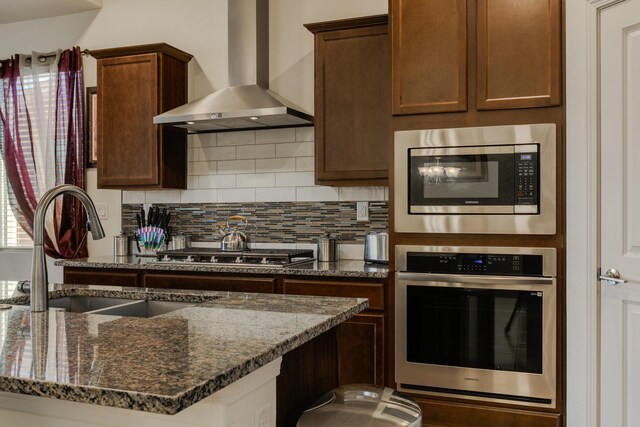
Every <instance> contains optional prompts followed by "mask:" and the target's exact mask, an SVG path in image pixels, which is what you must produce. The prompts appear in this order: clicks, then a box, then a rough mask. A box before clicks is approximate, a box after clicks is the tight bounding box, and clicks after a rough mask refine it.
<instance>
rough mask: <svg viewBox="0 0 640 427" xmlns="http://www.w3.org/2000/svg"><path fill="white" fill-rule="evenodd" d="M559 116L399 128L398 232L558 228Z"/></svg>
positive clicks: (546, 230) (531, 231)
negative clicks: (555, 119)
mask: <svg viewBox="0 0 640 427" xmlns="http://www.w3.org/2000/svg"><path fill="white" fill-rule="evenodd" d="M555 139H556V133H555V125H554V124H534V125H514V126H489V127H470V128H458V129H431V130H412V131H397V132H395V145H394V147H395V153H394V158H395V180H394V183H395V216H396V220H395V229H396V231H398V232H417V233H425V232H438V233H493V234H504V233H526V234H554V233H555V209H556V197H555V196H556V185H555V176H556V170H555V166H556V164H555V157H556V153H555V150H556V148H555V147H556V143H555Z"/></svg>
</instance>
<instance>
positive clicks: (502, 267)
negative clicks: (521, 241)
mask: <svg viewBox="0 0 640 427" xmlns="http://www.w3.org/2000/svg"><path fill="white" fill-rule="evenodd" d="M542 263H543V257H542V255H522V254H518V255H515V254H513V255H511V254H472V253H428V252H427V253H425V252H409V253H407V271H409V272H414V273H434V274H486V275H493V276H542V267H543V265H542Z"/></svg>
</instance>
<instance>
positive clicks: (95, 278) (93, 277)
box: [63, 267, 140, 286]
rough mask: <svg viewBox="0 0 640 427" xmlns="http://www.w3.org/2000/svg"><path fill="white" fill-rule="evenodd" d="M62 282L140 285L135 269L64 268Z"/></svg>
mask: <svg viewBox="0 0 640 427" xmlns="http://www.w3.org/2000/svg"><path fill="white" fill-rule="evenodd" d="M63 281H64V283H68V284H73V285H108V286H140V276H139V273H138V272H137V271H135V270H134V271H127V270H113V269H110V268H105V269H95V268H69V267H65V268H64V280H63Z"/></svg>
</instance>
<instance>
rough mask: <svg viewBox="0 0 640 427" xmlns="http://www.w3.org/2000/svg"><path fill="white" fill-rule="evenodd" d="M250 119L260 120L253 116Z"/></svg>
mask: <svg viewBox="0 0 640 427" xmlns="http://www.w3.org/2000/svg"><path fill="white" fill-rule="evenodd" d="M249 118H250V119H251V120H258V117H257V116H252V117H249Z"/></svg>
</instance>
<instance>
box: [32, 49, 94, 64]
mask: <svg viewBox="0 0 640 427" xmlns="http://www.w3.org/2000/svg"><path fill="white" fill-rule="evenodd" d="M80 53H81V54H82V55H91V51H90V50H89V49H84V50H83V51H81V52H80ZM56 55H57V54H51V55H39V56H38V59H40V60H42V59H45V58H55V57H56ZM27 62H31V57H28V58H27Z"/></svg>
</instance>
